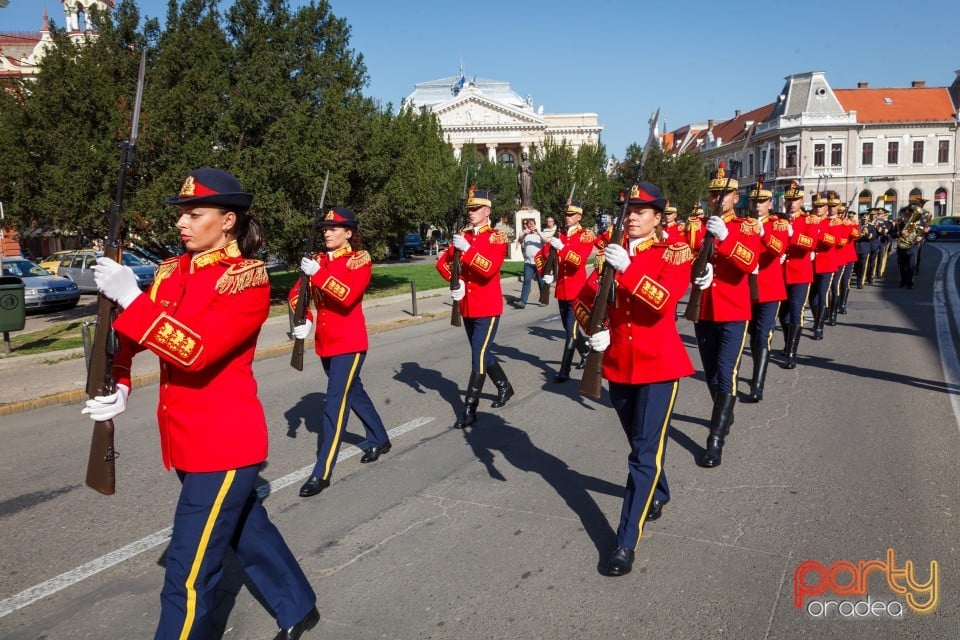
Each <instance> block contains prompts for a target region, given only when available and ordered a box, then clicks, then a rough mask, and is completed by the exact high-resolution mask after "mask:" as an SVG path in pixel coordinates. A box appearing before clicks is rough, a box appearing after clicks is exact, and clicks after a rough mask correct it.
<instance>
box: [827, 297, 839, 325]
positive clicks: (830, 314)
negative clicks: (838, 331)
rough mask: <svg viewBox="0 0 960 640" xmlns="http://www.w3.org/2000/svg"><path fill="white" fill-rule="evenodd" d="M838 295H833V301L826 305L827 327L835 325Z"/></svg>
mask: <svg viewBox="0 0 960 640" xmlns="http://www.w3.org/2000/svg"><path fill="white" fill-rule="evenodd" d="M838 297H839V296H833V301H832V302H831V303H830V306H829V307H827V313H826V316H827V319H826V322H827V326H828V327H835V326H837V305H838V304H839V300H838V299H837V298H838Z"/></svg>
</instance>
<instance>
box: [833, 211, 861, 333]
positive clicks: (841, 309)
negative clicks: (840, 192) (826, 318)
mask: <svg viewBox="0 0 960 640" xmlns="http://www.w3.org/2000/svg"><path fill="white" fill-rule="evenodd" d="M837 211H839V212H840V215H841V218H842V219H843V224H844V226H845V227H846V234H845V236H844V238H843V239H842V240H841V241H840V259H841V261H842V262H843V267H841V269H840V270H839V271H838V272H837V275H838V276H840V281H839V284H838V285H837V295H838V298H837V305H836V307H835V308H834V309H833V311H832V313H831V317H830V322H832V323H833V324H836V323H837V314H838V313H840V314H845V313H846V312H847V298H849V297H850V280H851V278H852V277H853V272H854V265H856V264H857V246H856V242H857V238H859V237H860V224H859V223H858V222H857V215H856V211H855V210H853V209H850V210H849V211H848V210H847V208H846V206H845V205H843V204H841V205H840V206H839V207H838V208H837Z"/></svg>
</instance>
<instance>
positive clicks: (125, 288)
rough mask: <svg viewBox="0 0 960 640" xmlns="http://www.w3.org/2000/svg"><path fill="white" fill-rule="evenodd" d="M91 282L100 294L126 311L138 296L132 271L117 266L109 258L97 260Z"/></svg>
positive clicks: (138, 288)
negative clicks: (95, 285)
mask: <svg viewBox="0 0 960 640" xmlns="http://www.w3.org/2000/svg"><path fill="white" fill-rule="evenodd" d="M93 281H94V282H95V283H96V284H97V289H99V290H100V293H102V294H103V295H105V296H106V297H108V298H110V299H111V300H113V301H114V302H116V303H117V304H119V305H120V306H121V307H123V308H124V309H126V308H127V307H129V306H130V305H131V304H133V301H134V300H136V299H137V297H138V296H139V295H140V293H141V291H140V287H138V286H137V276H135V275H133V269H131V268H130V267H126V266H124V265H122V264H117V263H116V262H114V261H113V260H111V259H110V258H103V257H101V258H97V264H96V265H94V267H93Z"/></svg>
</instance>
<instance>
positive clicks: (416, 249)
mask: <svg viewBox="0 0 960 640" xmlns="http://www.w3.org/2000/svg"><path fill="white" fill-rule="evenodd" d="M400 248H401V250H402V252H403V255H405V256H410V255H414V254H416V255H423V254H425V253H426V252H427V250H426V248H425V247H424V246H423V238H422V237H420V234H419V233H408V234H406V235H405V236H403V242H402V243H401V244H400Z"/></svg>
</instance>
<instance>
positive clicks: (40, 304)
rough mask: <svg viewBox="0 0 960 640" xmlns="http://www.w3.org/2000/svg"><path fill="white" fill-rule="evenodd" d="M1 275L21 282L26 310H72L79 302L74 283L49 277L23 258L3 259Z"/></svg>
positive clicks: (77, 289) (41, 269)
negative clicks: (18, 279)
mask: <svg viewBox="0 0 960 640" xmlns="http://www.w3.org/2000/svg"><path fill="white" fill-rule="evenodd" d="M3 275H5V276H16V277H17V278H20V279H21V280H23V306H24V308H25V309H27V310H33V311H48V310H53V309H72V308H73V307H75V306H77V302H78V301H79V300H80V288H79V287H78V286H77V285H76V283H75V282H71V281H70V280H68V279H67V278H61V277H60V276H55V275H51V274H50V272H49V271H47V270H46V269H44V268H43V267H41V266H40V265H38V264H34V263H33V262H30V261H29V260H26V259H24V258H4V259H3Z"/></svg>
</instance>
